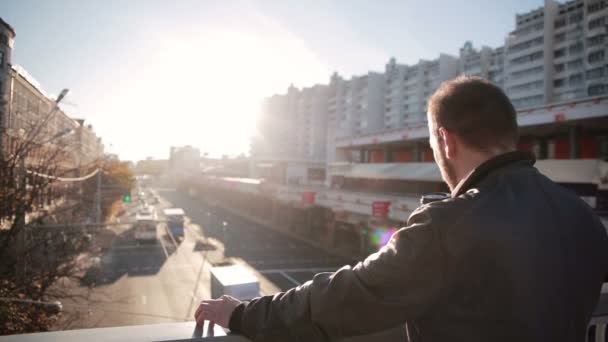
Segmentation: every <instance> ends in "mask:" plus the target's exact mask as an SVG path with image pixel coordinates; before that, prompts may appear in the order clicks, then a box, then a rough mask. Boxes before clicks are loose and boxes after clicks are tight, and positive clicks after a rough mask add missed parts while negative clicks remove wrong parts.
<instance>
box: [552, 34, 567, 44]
mask: <svg viewBox="0 0 608 342" xmlns="http://www.w3.org/2000/svg"><path fill="white" fill-rule="evenodd" d="M564 40H566V33H565V32H562V33H560V34H556V35H555V41H554V43H556V44H557V43H561V42H563V41H564Z"/></svg>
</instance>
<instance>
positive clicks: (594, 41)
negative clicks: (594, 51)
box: [587, 34, 604, 46]
mask: <svg viewBox="0 0 608 342" xmlns="http://www.w3.org/2000/svg"><path fill="white" fill-rule="evenodd" d="M602 43H604V35H603V34H598V35H597V36H593V37H591V38H589V39H587V44H588V46H596V45H601V44H602Z"/></svg>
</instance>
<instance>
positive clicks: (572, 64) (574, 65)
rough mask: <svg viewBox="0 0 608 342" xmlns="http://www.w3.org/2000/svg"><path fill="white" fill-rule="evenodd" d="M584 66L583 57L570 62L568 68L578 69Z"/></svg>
mask: <svg viewBox="0 0 608 342" xmlns="http://www.w3.org/2000/svg"><path fill="white" fill-rule="evenodd" d="M582 66H583V60H582V59H581V58H579V59H575V60H573V61H570V62H568V70H576V69H578V68H580V67H582Z"/></svg>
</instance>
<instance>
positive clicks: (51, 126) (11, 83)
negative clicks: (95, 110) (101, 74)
mask: <svg viewBox="0 0 608 342" xmlns="http://www.w3.org/2000/svg"><path fill="white" fill-rule="evenodd" d="M14 41H15V31H14V30H13V29H12V28H11V27H10V25H8V24H7V23H6V22H4V21H3V20H2V19H0V94H1V96H0V138H1V142H2V144H0V150H1V151H2V155H3V156H4V155H10V154H11V153H13V149H14V148H15V146H16V144H17V143H18V141H20V140H21V139H24V138H26V137H29V138H33V139H34V141H35V142H38V143H40V144H45V143H47V142H49V141H52V140H53V138H54V137H56V136H57V135H58V134H65V136H64V137H62V139H61V143H64V144H66V145H67V151H68V153H69V155H70V157H69V160H66V161H64V162H62V166H63V167H64V168H68V169H69V168H77V167H79V166H82V165H83V164H87V163H91V162H93V161H96V160H99V159H100V158H102V156H103V153H104V146H103V143H102V141H101V139H100V138H99V137H98V136H97V135H96V134H95V132H94V131H93V128H92V126H90V125H86V126H85V125H84V121H83V120H75V119H73V118H71V117H69V116H68V115H67V114H66V113H65V112H64V111H63V110H62V109H61V108H59V107H57V106H56V104H55V100H54V99H53V98H51V97H50V96H49V95H48V94H47V93H46V92H45V91H44V89H43V88H42V86H41V85H40V83H39V82H37V81H36V79H35V78H34V77H33V76H32V75H30V74H29V73H28V72H27V70H26V69H25V68H23V67H21V66H19V65H13V64H12V60H11V55H12V48H13V46H14ZM34 131H36V132H37V133H36V134H34V135H32V132H34ZM68 132H69V134H67V133H68ZM57 143H59V141H57Z"/></svg>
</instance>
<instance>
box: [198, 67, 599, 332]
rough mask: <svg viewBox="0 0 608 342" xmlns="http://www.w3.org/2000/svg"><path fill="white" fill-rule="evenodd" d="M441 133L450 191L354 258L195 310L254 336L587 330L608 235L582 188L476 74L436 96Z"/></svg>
mask: <svg viewBox="0 0 608 342" xmlns="http://www.w3.org/2000/svg"><path fill="white" fill-rule="evenodd" d="M427 116H428V125H429V133H430V138H429V140H430V144H431V147H432V149H433V153H434V156H435V160H436V161H437V164H438V165H439V168H440V170H441V174H442V177H443V179H444V180H445V182H446V183H447V184H448V186H449V187H450V190H451V198H448V199H445V200H442V201H437V202H433V203H429V204H425V205H422V206H420V207H419V208H418V209H416V210H415V211H414V212H413V213H412V215H411V216H410V217H409V219H408V222H407V226H406V227H404V228H402V229H400V230H399V231H398V232H396V233H395V234H394V235H393V237H392V238H391V241H390V242H389V244H388V245H387V246H385V247H383V248H382V249H381V250H380V251H379V252H377V253H375V254H372V255H370V256H369V257H368V258H367V259H365V260H364V261H363V262H360V263H359V264H357V265H356V266H355V267H353V268H351V267H348V266H346V267H343V268H341V269H340V270H338V271H337V272H335V273H321V274H317V275H316V276H315V277H314V279H313V280H312V281H309V282H307V283H306V284H304V285H302V286H299V287H297V288H294V289H291V290H289V291H287V292H284V293H278V294H276V295H274V296H265V297H261V298H257V299H254V300H252V301H250V302H248V303H246V302H243V303H241V302H239V301H238V300H236V299H234V298H231V297H222V298H220V299H218V300H205V301H203V302H202V303H201V305H200V307H199V308H198V310H197V312H196V314H195V317H196V320H197V322H198V323H202V322H203V321H204V320H210V321H212V322H215V323H218V324H220V325H221V326H223V327H229V328H230V329H231V330H232V331H233V332H236V333H240V334H243V335H245V336H246V337H248V338H250V339H252V340H254V341H326V340H333V339H335V338H339V337H345V336H353V335H361V334H367V333H372V332H377V331H380V330H384V329H388V328H391V327H394V326H396V325H398V324H405V326H406V329H407V336H408V338H409V340H411V341H520V342H521V341H552V342H555V341H582V340H584V336H585V331H586V326H587V324H588V322H589V320H590V315H591V314H592V312H593V310H594V308H595V305H596V303H597V300H598V296H599V294H600V289H601V285H602V281H603V279H604V275H605V274H606V270H607V269H608V237H607V236H606V231H605V229H604V227H603V225H602V224H601V223H600V221H599V219H598V217H597V216H596V215H595V214H594V213H593V210H592V209H591V208H590V207H589V206H587V205H586V204H585V203H584V202H583V201H582V200H580V199H579V198H578V197H577V196H576V194H574V193H571V192H570V191H568V190H566V189H564V188H562V187H560V186H558V185H556V184H555V183H553V182H552V181H550V180H549V179H548V178H546V177H545V176H543V175H541V174H540V173H539V172H538V171H537V170H536V169H535V168H534V167H533V164H534V162H535V160H534V157H533V156H532V155H530V154H528V153H524V152H519V151H516V145H517V139H518V133H517V121H516V111H515V109H514V108H513V106H512V104H511V103H510V101H509V99H508V98H507V97H506V95H505V94H504V93H503V92H502V91H501V90H500V89H499V88H498V87H496V86H494V85H492V84H491V83H489V82H486V81H484V80H482V79H479V78H474V77H459V78H457V79H455V80H451V81H447V82H444V83H443V84H442V85H441V87H440V88H439V89H438V90H437V91H436V92H435V94H434V95H433V96H432V97H431V99H430V101H429V107H428V113H427Z"/></svg>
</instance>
